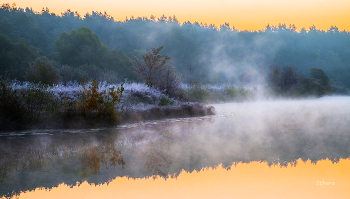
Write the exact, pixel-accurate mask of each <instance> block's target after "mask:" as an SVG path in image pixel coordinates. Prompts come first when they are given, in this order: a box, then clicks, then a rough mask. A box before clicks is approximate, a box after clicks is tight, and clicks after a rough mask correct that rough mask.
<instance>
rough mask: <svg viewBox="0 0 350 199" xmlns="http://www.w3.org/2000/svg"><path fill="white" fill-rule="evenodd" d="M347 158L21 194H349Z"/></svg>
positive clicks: (23, 198) (50, 197)
mask: <svg viewBox="0 0 350 199" xmlns="http://www.w3.org/2000/svg"><path fill="white" fill-rule="evenodd" d="M349 166H350V160H349V159H341V160H340V161H339V162H338V163H335V164H333V163H332V162H331V161H330V160H328V159H326V160H321V161H318V162H317V164H313V163H311V161H310V160H308V161H307V162H303V161H302V160H301V159H299V160H298V161H297V164H296V166H291V165H288V166H287V167H282V168H281V167H280V165H274V166H271V167H269V166H268V165H267V163H266V162H251V163H248V164H246V163H238V164H237V165H236V166H232V168H231V170H226V169H224V168H222V166H218V167H217V168H215V169H211V168H207V169H202V170H201V171H199V172H196V171H194V172H192V173H187V172H185V171H183V172H181V173H180V175H179V176H178V177H177V178H170V179H167V180H164V179H163V178H157V179H155V180H154V179H153V178H149V179H128V177H117V178H116V179H114V180H112V181H111V182H110V183H109V184H108V185H107V184H103V185H97V186H94V185H91V184H88V183H87V182H83V183H82V184H81V185H80V186H74V187H73V188H70V187H68V186H67V185H64V184H61V185H59V186H58V187H54V188H52V189H51V190H50V191H47V190H44V189H40V188H38V189H37V190H35V191H30V192H29V191H28V192H26V193H22V194H21V195H20V199H33V198H47V199H60V198H152V199H154V198H191V199H193V198H293V199H294V198H346V197H347V196H348V194H349V192H348V189H349V183H348V180H349V177H350V172H349V170H348V169H347V168H349Z"/></svg>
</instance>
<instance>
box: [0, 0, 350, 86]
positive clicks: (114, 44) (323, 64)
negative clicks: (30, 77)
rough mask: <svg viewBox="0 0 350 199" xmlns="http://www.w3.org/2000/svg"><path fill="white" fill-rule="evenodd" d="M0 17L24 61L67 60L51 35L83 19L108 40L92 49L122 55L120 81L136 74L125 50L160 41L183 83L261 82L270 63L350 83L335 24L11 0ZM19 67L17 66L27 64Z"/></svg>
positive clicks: (344, 43)
mask: <svg viewBox="0 0 350 199" xmlns="http://www.w3.org/2000/svg"><path fill="white" fill-rule="evenodd" d="M0 24H1V25H0V27H1V29H0V32H1V34H3V35H5V36H6V37H7V39H8V40H9V42H10V43H11V42H12V43H13V44H12V45H20V44H22V45H25V46H27V49H28V48H29V49H31V52H30V53H26V52H22V51H21V53H22V54H25V55H27V56H26V59H24V58H23V59H24V61H23V62H28V60H34V58H35V56H34V58H31V56H32V55H33V54H35V53H36V54H38V53H39V54H41V55H46V56H48V57H49V59H51V60H54V61H57V62H59V63H60V62H61V64H70V63H71V62H70V61H69V60H64V59H63V60H62V56H60V54H59V52H60V49H61V48H60V47H59V45H58V44H57V43H56V45H55V41H57V39H58V38H59V37H60V35H61V33H62V32H66V33H64V34H71V33H73V32H72V30H73V31H75V30H78V29H79V28H81V27H87V28H89V29H91V31H92V32H93V33H96V35H97V36H98V38H99V39H100V41H101V44H102V45H103V46H105V47H101V48H100V49H101V50H99V51H98V53H96V54H97V55H99V54H101V53H102V54H103V56H106V55H109V56H106V57H111V56H115V57H118V56H119V57H118V58H116V60H122V61H120V62H118V64H117V65H113V66H109V67H111V68H108V70H111V71H114V72H116V73H117V74H118V75H117V76H118V77H119V81H122V80H123V79H125V78H128V79H131V80H137V78H136V75H135V74H133V73H132V69H131V68H132V66H131V65H130V64H126V63H128V62H129V63H131V64H133V62H132V60H131V59H130V60H131V61H130V60H127V59H126V58H125V57H124V55H127V56H128V58H132V56H136V57H138V58H140V57H141V56H140V55H142V53H140V52H144V51H145V49H150V48H151V47H158V46H164V49H163V51H162V52H163V53H164V54H166V55H168V56H169V57H172V60H173V65H174V67H175V70H176V71H177V72H178V73H179V74H180V78H181V81H182V82H184V83H190V82H203V83H214V84H220V83H236V84H252V83H254V84H257V83H258V84H260V83H262V81H263V79H264V78H265V76H266V75H267V74H268V71H269V66H271V65H279V66H281V67H284V66H288V67H290V66H292V67H295V68H296V69H297V70H298V72H299V73H300V74H303V75H304V76H310V69H311V68H320V69H322V70H323V71H324V72H325V73H326V74H327V75H328V77H329V79H330V82H331V83H332V84H333V85H336V87H339V90H341V89H344V88H348V87H349V86H350V70H349V67H350V64H349V63H350V45H349V44H350V34H349V33H348V32H347V31H345V30H344V31H340V30H338V28H337V27H333V26H332V27H330V29H329V30H328V31H321V30H318V29H317V28H316V27H315V26H311V25H312V24H310V28H309V29H308V30H306V29H302V30H301V31H300V32H298V31H296V27H295V26H294V25H289V26H287V25H285V24H279V25H277V26H271V25H267V26H266V29H265V30H259V31H254V32H251V31H240V30H237V29H235V28H234V27H232V26H230V25H229V24H224V25H221V26H220V27H216V26H215V25H203V24H199V23H191V22H184V23H182V24H180V22H179V21H178V20H177V19H176V17H175V16H173V17H166V16H164V15H163V16H161V17H159V18H155V17H154V16H151V17H150V18H146V17H143V18H140V17H138V18H134V17H132V18H130V19H126V20H125V21H114V19H113V17H111V16H109V15H108V14H107V13H101V12H92V13H91V14H89V13H87V14H85V15H84V16H82V15H80V14H79V13H76V12H74V11H71V10H67V11H66V12H64V13H61V15H57V14H55V13H51V12H50V11H49V9H48V8H46V9H43V10H42V11H41V12H36V11H34V10H32V9H30V8H25V9H23V8H16V7H11V6H10V5H9V4H3V5H2V7H1V9H0ZM2 37H4V36H2ZM3 40H4V39H3ZM2 48H3V47H2ZM106 48H107V49H106ZM95 50H98V49H95ZM2 52H4V51H2ZM17 52H18V51H17ZM118 53H119V54H118ZM1 56H2V57H6V58H7V59H2V63H1V64H2V65H3V66H5V67H7V66H8V65H10V64H12V65H13V64H14V63H13V62H11V56H9V55H8V54H7V55H6V54H3V53H2V54H1ZM82 56H83V55H82ZM101 56H102V55H101ZM120 57H123V59H121V58H120ZM82 58H83V59H81V60H87V61H86V62H87V63H79V64H80V65H83V64H87V65H95V66H100V65H101V68H106V65H108V63H109V61H108V60H106V59H94V57H85V58H86V59H84V57H82ZM5 60H9V61H8V62H5ZM123 60H124V61H123ZM112 62H113V60H112V61H111V63H112ZM16 64H18V63H15V64H14V66H15V65H16ZM21 65H25V64H21ZM71 65H74V64H71ZM102 65H104V66H102ZM21 67H22V68H21V69H20V71H22V70H24V69H25V67H27V66H21ZM0 72H1V75H5V74H7V75H8V76H10V77H11V78H17V79H21V77H22V76H21V75H20V74H16V73H15V72H12V73H11V74H10V73H9V70H4V68H2V70H1V71H0ZM127 73H129V74H128V75H125V74H127ZM194 74H195V75H194ZM138 80H140V79H138Z"/></svg>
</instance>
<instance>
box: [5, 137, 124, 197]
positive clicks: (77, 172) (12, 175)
mask: <svg viewBox="0 0 350 199" xmlns="http://www.w3.org/2000/svg"><path fill="white" fill-rule="evenodd" d="M105 133H107V134H108V132H105ZM117 139H118V138H117V136H116V135H114V136H110V135H107V136H106V135H105V136H101V135H96V134H92V135H91V134H90V135H88V134H77V135H69V134H65V135H55V136H46V135H43V136H27V137H23V138H14V139H13V138H11V137H5V138H2V139H1V140H0V154H1V155H2V157H1V161H0V185H1V186H0V196H6V197H10V196H13V195H18V193H19V192H20V191H26V190H32V189H35V188H37V187H49V188H51V187H54V186H57V185H58V184H60V183H66V184H68V185H73V184H75V183H76V182H82V181H84V180H86V179H87V178H89V177H90V178H93V177H92V176H93V175H96V174H98V173H99V172H100V168H101V166H102V165H104V166H105V167H107V168H111V167H116V166H117V165H120V166H121V167H122V168H124V165H125V162H124V160H123V156H122V151H121V150H120V149H117V147H116V146H115V142H116V140H117ZM61 172H63V173H61ZM60 173H61V174H60ZM106 181H108V179H107V180H106V179H104V180H103V181H94V182H97V183H104V182H106Z"/></svg>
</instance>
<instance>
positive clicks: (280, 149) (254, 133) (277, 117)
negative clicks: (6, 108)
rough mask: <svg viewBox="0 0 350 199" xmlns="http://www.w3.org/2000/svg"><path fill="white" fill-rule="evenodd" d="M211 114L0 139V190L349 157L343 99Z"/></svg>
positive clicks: (349, 109) (246, 106)
mask: <svg viewBox="0 0 350 199" xmlns="http://www.w3.org/2000/svg"><path fill="white" fill-rule="evenodd" d="M213 106H214V107H215V109H216V112H217V114H216V115H215V116H206V117H197V118H183V119H169V120H157V121H149V122H140V123H136V124H128V125H121V126H118V127H117V128H108V129H88V130H84V129H78V130H33V131H25V132H12V133H8V134H5V135H3V136H1V137H0V154H3V157H2V158H1V163H0V171H1V173H0V178H1V180H0V182H1V184H2V185H1V186H0V187H1V188H0V195H4V194H7V193H11V192H12V191H17V192H19V191H26V190H32V189H35V188H37V187H48V188H51V187H54V186H57V185H58V184H61V183H65V184H68V185H75V182H83V181H85V180H86V181H87V182H89V183H95V184H99V183H105V182H109V181H110V180H113V179H115V178H116V177H118V176H120V177H123V176H128V177H130V178H144V177H155V176H158V177H163V178H169V177H170V176H177V175H179V173H180V172H181V171H183V170H184V171H187V172H193V171H194V170H197V171H199V170H201V169H203V168H208V167H212V168H214V167H217V166H218V165H220V164H222V165H223V167H224V168H230V167H231V166H232V164H237V163H239V162H243V163H249V162H252V161H262V162H267V163H268V164H269V165H273V164H280V165H281V166H286V165H288V164H292V165H293V164H295V163H296V160H298V159H302V160H303V161H307V160H311V161H312V162H313V163H317V161H319V160H323V159H330V160H332V161H333V162H337V161H339V159H346V158H348V157H350V146H349V144H348V143H349V142H350V132H349V129H350V117H349V114H350V97H323V98H319V99H307V100H269V101H256V102H244V103H228V104H214V105H213Z"/></svg>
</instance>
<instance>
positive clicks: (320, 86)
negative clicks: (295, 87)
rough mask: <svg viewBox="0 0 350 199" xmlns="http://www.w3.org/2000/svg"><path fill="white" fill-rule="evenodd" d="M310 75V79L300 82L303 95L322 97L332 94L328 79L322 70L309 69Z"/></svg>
mask: <svg viewBox="0 0 350 199" xmlns="http://www.w3.org/2000/svg"><path fill="white" fill-rule="evenodd" d="M310 74H311V76H312V78H306V79H304V80H303V82H302V85H303V94H304V95H305V94H306V95H316V96H323V95H331V94H332V93H333V88H332V86H331V85H330V83H329V78H328V76H327V75H326V74H325V72H324V71H323V70H322V69H319V68H311V70H310Z"/></svg>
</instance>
